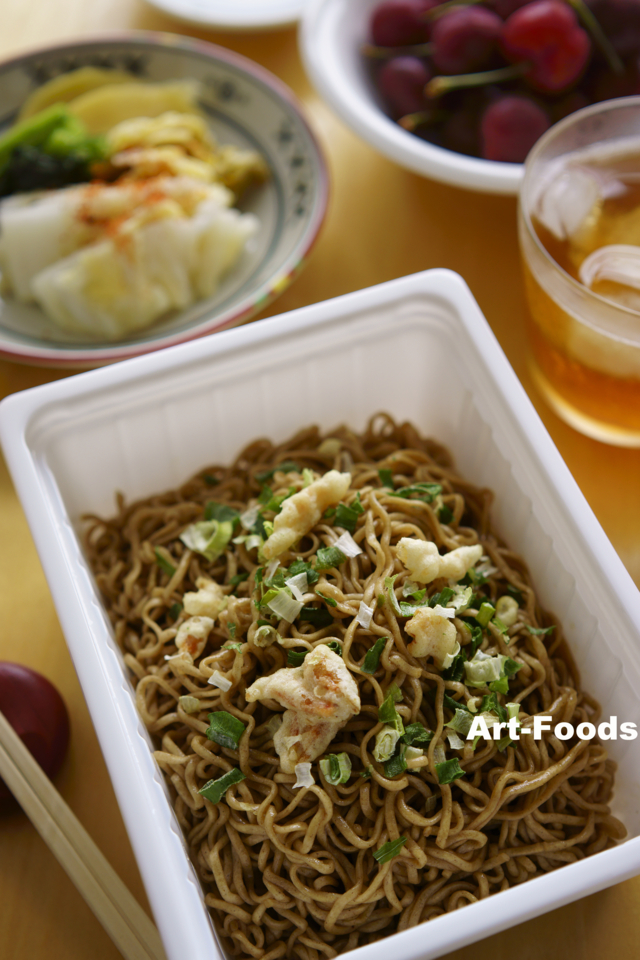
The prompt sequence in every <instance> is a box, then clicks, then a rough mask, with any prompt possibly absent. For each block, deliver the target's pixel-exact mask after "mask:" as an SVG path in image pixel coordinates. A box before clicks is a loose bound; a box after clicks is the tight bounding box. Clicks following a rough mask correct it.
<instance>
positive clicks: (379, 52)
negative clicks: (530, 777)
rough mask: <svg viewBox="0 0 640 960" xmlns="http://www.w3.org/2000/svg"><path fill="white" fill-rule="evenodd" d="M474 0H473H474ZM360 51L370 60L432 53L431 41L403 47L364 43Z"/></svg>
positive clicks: (427, 55) (428, 55) (420, 55)
mask: <svg viewBox="0 0 640 960" xmlns="http://www.w3.org/2000/svg"><path fill="white" fill-rule="evenodd" d="M474 2H475V0H474ZM361 53H362V54H363V55H364V56H365V57H371V59H372V60H390V59H391V58H392V57H430V56H431V54H432V53H433V44H432V43H414V44H410V45H407V46H405V47H376V46H374V44H372V43H365V44H363V46H362V47H361Z"/></svg>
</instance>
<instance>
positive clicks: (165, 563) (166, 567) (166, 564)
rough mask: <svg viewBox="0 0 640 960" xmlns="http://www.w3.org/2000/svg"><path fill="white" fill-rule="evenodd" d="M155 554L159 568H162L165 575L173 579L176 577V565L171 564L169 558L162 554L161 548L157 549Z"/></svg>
mask: <svg viewBox="0 0 640 960" xmlns="http://www.w3.org/2000/svg"><path fill="white" fill-rule="evenodd" d="M153 552H154V553H155V555H156V563H157V564H158V566H159V567H160V569H161V570H163V571H164V573H166V574H167V576H168V577H172V576H173V575H174V573H175V572H176V568H175V567H174V565H173V564H172V563H170V561H169V560H167V558H166V557H165V555H164V554H163V553H161V552H160V548H159V547H156V548H155V550H154V551H153Z"/></svg>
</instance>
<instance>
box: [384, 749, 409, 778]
mask: <svg viewBox="0 0 640 960" xmlns="http://www.w3.org/2000/svg"><path fill="white" fill-rule="evenodd" d="M406 749H407V748H406V747H405V746H401V747H400V752H399V753H396V754H395V755H394V756H393V757H391V758H390V759H389V760H387V762H386V763H385V765H384V775H385V777H389V779H391V778H392V777H397V776H398V774H400V773H404V771H405V770H406V769H407V761H406V760H405V758H404V755H405V751H406Z"/></svg>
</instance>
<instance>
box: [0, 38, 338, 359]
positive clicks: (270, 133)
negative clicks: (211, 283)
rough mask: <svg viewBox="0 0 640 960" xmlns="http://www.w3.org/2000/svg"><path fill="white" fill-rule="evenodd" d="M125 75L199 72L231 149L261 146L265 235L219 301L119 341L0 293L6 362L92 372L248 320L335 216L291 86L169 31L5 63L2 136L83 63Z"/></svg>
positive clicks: (1, 69)
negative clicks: (71, 329) (41, 89)
mask: <svg viewBox="0 0 640 960" xmlns="http://www.w3.org/2000/svg"><path fill="white" fill-rule="evenodd" d="M83 66H100V67H110V68H117V69H119V70H125V71H128V72H130V73H132V74H133V75H134V76H136V77H140V78H141V79H146V80H150V81H155V82H157V81H163V80H172V79H176V78H182V77H190V78H193V79H196V80H199V81H200V82H201V84H202V91H203V92H202V96H201V100H200V106H201V108H202V110H203V111H204V112H205V113H206V115H207V116H208V117H209V118H210V122H211V129H212V132H213V134H214V136H215V137H216V138H217V139H218V141H219V142H220V143H233V144H236V145H237V146H240V147H245V148H247V147H248V148H252V149H256V150H258V151H259V152H260V153H261V154H262V155H263V156H264V157H265V159H266V160H267V163H268V165H269V169H270V174H271V175H270V179H269V180H268V181H267V182H266V183H265V184H263V185H261V186H260V187H258V188H256V189H254V190H252V191H250V193H249V194H248V195H247V197H246V198H243V200H242V201H241V203H240V206H241V208H242V209H243V210H250V211H251V212H252V213H255V214H256V216H257V217H258V218H259V220H260V228H259V231H258V233H257V235H256V236H255V237H254V238H252V240H251V241H250V243H249V244H248V245H247V249H246V250H245V251H244V253H243V254H242V256H241V258H240V260H239V261H238V263H237V264H236V265H235V267H234V268H233V269H232V270H231V271H230V273H229V274H228V275H227V276H226V277H225V278H224V279H223V281H222V283H221V284H220V287H219V288H218V290H217V291H216V293H215V294H214V296H213V297H211V298H209V299H207V300H201V301H199V302H198V303H195V304H193V305H192V306H191V307H188V308H187V309H186V310H183V311H175V312H173V313H172V314H171V315H169V316H167V317H165V318H163V319H160V320H159V321H158V322H157V323H155V324H154V325H153V326H151V327H148V328H146V329H144V330H141V331H140V332H138V333H135V334H133V335H131V336H130V337H128V338H126V339H124V340H120V341H117V342H116V343H105V342H104V341H95V340H93V341H88V340H79V339H78V338H74V336H73V335H71V334H69V333H66V332H65V331H63V330H61V329H60V328H58V327H57V326H56V324H54V323H53V322H52V321H51V320H49V319H48V318H47V317H46V316H45V315H44V313H43V312H42V310H40V308H39V307H37V306H34V305H32V304H23V303H19V302H17V301H15V300H13V299H12V298H9V297H6V298H4V299H2V298H0V357H5V358H7V359H11V360H22V361H24V362H27V363H33V364H40V365H44V366H53V367H90V366H98V365H100V364H104V363H110V362H111V361H113V360H122V359H124V358H125V357H132V356H136V355H138V354H141V353H147V352H149V351H150V350H158V349H159V348H160V347H165V346H169V345H171V344H175V343H181V342H183V341H184V340H191V339H193V338H194V337H200V336H202V335H203V334H205V333H212V332H213V331H215V330H222V329H224V328H225V327H229V326H233V325H235V324H238V323H243V322H244V321H245V320H248V319H249V318H250V317H251V316H252V315H253V314H255V313H256V312H257V311H258V310H263V309H264V307H265V306H266V305H267V304H268V303H270V302H271V301H272V300H273V299H274V298H275V297H277V296H278V295H279V294H280V293H282V292H283V290H285V289H286V287H287V286H288V285H289V283H291V281H292V280H293V279H294V278H295V277H296V276H297V274H298V273H299V271H300V269H301V267H302V266H303V264H304V262H305V258H306V256H307V254H308V253H309V251H310V249H311V246H312V245H313V242H314V240H315V238H316V235H317V233H318V230H319V229H320V226H321V224H322V220H323V218H324V214H325V210H326V204H327V182H328V181H327V173H326V167H325V163H324V160H323V157H322V154H321V151H320V148H319V146H318V143H317V141H316V139H315V137H314V135H313V133H312V132H311V130H310V128H309V126H308V125H307V122H306V120H305V119H304V117H303V115H302V113H301V110H300V106H299V104H298V103H297V101H296V99H295V97H294V96H293V94H292V93H291V91H290V90H289V88H288V87H286V86H285V84H283V83H282V82H281V81H280V80H278V78H277V77H274V76H273V74H271V73H269V72H268V71H267V70H264V69H263V68H262V67H261V66H259V65H258V64H256V63H253V61H251V60H247V59H246V58H245V57H241V56H239V55H238V54H236V53H234V52H233V51H231V50H226V49H224V48H222V47H215V46H213V45H212V44H210V43H205V42H203V41H201V40H187V39H185V38H182V37H177V36H174V35H173V34H168V33H140V32H129V33H123V34H117V35H115V36H106V37H99V38H96V39H94V40H83V41H79V42H74V43H65V44H63V45H61V46H56V47H48V48H46V49H44V50H37V51H35V52H34V53H30V54H26V55H23V56H20V57H18V58H16V59H14V60H10V61H7V62H5V63H3V64H0V129H2V127H4V126H5V125H8V124H10V123H12V122H13V120H14V118H15V114H16V112H17V111H18V110H19V108H20V106H21V105H22V103H23V101H24V100H25V98H26V97H27V96H28V94H29V93H30V92H31V91H32V90H33V89H34V88H35V87H37V86H39V85H41V84H42V83H44V82H45V81H46V80H49V79H51V78H52V77H55V76H58V75H59V74H62V73H67V72H68V71H70V70H74V69H76V68H77V67H83Z"/></svg>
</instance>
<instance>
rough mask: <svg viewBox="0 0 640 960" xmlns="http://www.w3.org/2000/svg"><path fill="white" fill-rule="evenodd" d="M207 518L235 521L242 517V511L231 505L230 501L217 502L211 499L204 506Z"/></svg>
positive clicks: (219, 521)
mask: <svg viewBox="0 0 640 960" xmlns="http://www.w3.org/2000/svg"><path fill="white" fill-rule="evenodd" d="M204 519H205V520H217V521H218V523H228V522H231V523H235V521H236V520H239V519H240V511H239V510H236V509H235V507H230V506H229V504H228V503H216V501H215V500H209V502H208V503H206V504H205V507H204Z"/></svg>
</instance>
